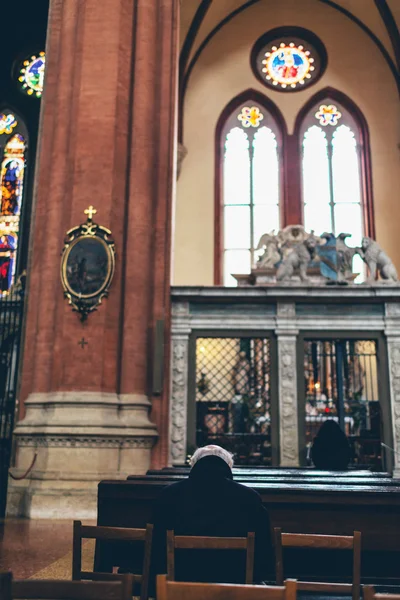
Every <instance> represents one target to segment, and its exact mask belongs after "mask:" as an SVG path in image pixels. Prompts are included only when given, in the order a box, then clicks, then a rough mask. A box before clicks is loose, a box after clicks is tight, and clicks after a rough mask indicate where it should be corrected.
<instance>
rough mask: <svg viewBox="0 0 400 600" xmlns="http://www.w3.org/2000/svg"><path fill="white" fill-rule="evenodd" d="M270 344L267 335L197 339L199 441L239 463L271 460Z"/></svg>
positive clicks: (197, 437)
mask: <svg viewBox="0 0 400 600" xmlns="http://www.w3.org/2000/svg"><path fill="white" fill-rule="evenodd" d="M270 355H271V348H270V341H269V339H267V338H225V337H214V338H213V337H203V338H197V340H196V444H197V446H203V445H205V444H213V443H214V444H219V445H221V446H223V447H224V448H226V449H227V450H230V451H231V452H233V453H234V454H235V462H236V463H237V464H260V465H267V464H271V416H270V410H271V386H270V382H271V358H270Z"/></svg>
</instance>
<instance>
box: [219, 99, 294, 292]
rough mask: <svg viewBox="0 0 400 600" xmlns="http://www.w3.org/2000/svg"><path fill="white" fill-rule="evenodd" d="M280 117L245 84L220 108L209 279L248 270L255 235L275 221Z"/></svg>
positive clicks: (230, 281) (223, 279)
mask: <svg viewBox="0 0 400 600" xmlns="http://www.w3.org/2000/svg"><path fill="white" fill-rule="evenodd" d="M283 139H284V122H283V118H282V116H281V114H280V113H279V111H278V110H277V109H276V107H275V106H274V105H273V103H271V102H270V101H269V100H268V99H266V98H265V97H264V96H263V95H262V94H259V93H258V92H254V91H253V90H249V91H248V92H244V93H243V94H241V95H240V96H238V97H237V98H235V99H234V100H233V101H232V102H230V103H229V105H228V106H227V107H226V108H225V110H224V111H223V113H222V115H221V117H220V119H219V122H218V125H217V130H216V215H215V227H216V228H215V233H216V236H215V249H216V260H215V280H216V283H223V284H224V285H235V284H236V281H235V279H234V278H233V277H232V275H234V274H243V273H250V270H251V267H252V266H253V265H254V263H255V261H256V258H257V257H256V249H257V244H258V242H259V239H260V237H261V235H262V234H263V233H265V232H266V231H271V230H277V229H279V228H280V226H281V209H282V200H281V198H282V180H281V179H282V167H281V164H282V145H283Z"/></svg>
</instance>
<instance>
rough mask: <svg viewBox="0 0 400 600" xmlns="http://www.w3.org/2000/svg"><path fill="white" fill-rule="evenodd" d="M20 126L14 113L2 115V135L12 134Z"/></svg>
mask: <svg viewBox="0 0 400 600" xmlns="http://www.w3.org/2000/svg"><path fill="white" fill-rule="evenodd" d="M17 125H18V121H17V119H16V118H15V116H14V115H13V114H12V113H8V114H7V115H6V114H5V113H1V114H0V135H2V134H4V133H7V134H10V133H12V130H13V129H14V128H15V127H16V126H17Z"/></svg>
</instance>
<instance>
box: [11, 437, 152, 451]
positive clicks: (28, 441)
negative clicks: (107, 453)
mask: <svg viewBox="0 0 400 600" xmlns="http://www.w3.org/2000/svg"><path fill="white" fill-rule="evenodd" d="M18 445H19V446H21V447H22V446H24V447H35V448H138V449H139V448H145V449H151V448H152V447H153V445H154V438H152V437H148V438H147V437H143V438H140V437H137V438H136V437H135V438H131V439H126V440H121V439H120V438H107V437H104V438H96V437H93V438H91V437H75V436H73V437H72V436H68V437H65V436H52V437H47V436H46V437H43V436H37V437H36V436H18Z"/></svg>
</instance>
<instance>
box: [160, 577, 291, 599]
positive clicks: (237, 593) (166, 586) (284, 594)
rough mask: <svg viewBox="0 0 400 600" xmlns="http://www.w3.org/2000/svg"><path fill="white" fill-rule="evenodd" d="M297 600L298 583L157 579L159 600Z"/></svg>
mask: <svg viewBox="0 0 400 600" xmlns="http://www.w3.org/2000/svg"><path fill="white" fill-rule="evenodd" d="M205 599H207V600H296V582H295V581H285V585H284V586H264V585H229V584H224V583H222V584H215V583H214V584H213V583H183V582H176V581H167V577H166V575H159V576H158V577H157V600H205Z"/></svg>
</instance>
